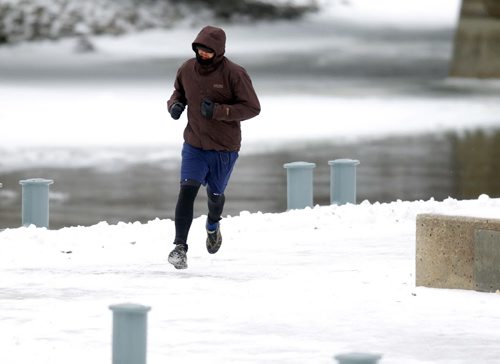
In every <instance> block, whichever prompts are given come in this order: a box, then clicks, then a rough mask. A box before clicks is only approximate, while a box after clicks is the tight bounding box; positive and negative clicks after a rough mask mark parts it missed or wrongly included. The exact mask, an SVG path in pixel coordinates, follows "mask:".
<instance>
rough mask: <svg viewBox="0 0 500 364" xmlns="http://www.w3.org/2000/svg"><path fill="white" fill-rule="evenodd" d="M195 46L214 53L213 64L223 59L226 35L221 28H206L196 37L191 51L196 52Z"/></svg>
mask: <svg viewBox="0 0 500 364" xmlns="http://www.w3.org/2000/svg"><path fill="white" fill-rule="evenodd" d="M196 45H202V46H205V47H208V48H210V49H213V50H214V51H215V62H218V61H220V60H221V59H222V57H224V53H225V52H226V33H225V32H224V30H222V29H221V28H217V27H213V26H210V25H208V26H206V27H204V28H203V29H202V30H201V31H200V32H199V33H198V35H197V36H196V38H195V40H194V42H193V45H192V47H193V51H195V52H196Z"/></svg>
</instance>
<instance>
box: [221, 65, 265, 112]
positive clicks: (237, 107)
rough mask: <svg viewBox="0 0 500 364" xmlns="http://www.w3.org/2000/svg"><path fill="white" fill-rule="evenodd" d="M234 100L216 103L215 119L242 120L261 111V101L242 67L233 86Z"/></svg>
mask: <svg viewBox="0 0 500 364" xmlns="http://www.w3.org/2000/svg"><path fill="white" fill-rule="evenodd" d="M233 92H234V102H232V103H231V104H216V105H215V109H214V115H213V119H215V120H221V121H242V120H247V119H250V118H253V117H254V116H257V115H259V113H260V102H259V98H258V97H257V94H256V93H255V90H254V88H253V85H252V80H251V79H250V76H249V75H248V73H247V72H246V71H245V70H244V69H241V71H240V72H238V73H237V77H236V79H235V80H234V86H233Z"/></svg>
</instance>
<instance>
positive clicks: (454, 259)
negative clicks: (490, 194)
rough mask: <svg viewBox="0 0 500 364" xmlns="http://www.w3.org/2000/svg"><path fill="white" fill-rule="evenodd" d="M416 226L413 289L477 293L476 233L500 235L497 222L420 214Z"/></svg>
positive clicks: (493, 220) (499, 221)
mask: <svg viewBox="0 0 500 364" xmlns="http://www.w3.org/2000/svg"><path fill="white" fill-rule="evenodd" d="M416 225H417V226H416V262H415V264H416V267H415V268H416V270H415V273H416V285H417V286H426V287H435V288H457V289H471V290H474V289H477V288H478V283H477V282H476V279H477V277H476V273H475V272H476V267H475V266H476V256H475V255H476V250H475V239H476V231H477V230H492V231H500V220H499V219H486V218H475V217H464V216H448V215H438V214H421V215H418V216H417V222H416ZM484 249H486V248H484ZM498 269H500V267H499V268H498Z"/></svg>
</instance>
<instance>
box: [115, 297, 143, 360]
mask: <svg viewBox="0 0 500 364" xmlns="http://www.w3.org/2000/svg"><path fill="white" fill-rule="evenodd" d="M109 308H110V309H111V311H113V362H112V363H113V364H146V347H147V344H146V343H147V326H148V324H147V313H148V312H149V310H151V307H148V306H143V305H138V304H134V303H122V304H118V305H111V306H109Z"/></svg>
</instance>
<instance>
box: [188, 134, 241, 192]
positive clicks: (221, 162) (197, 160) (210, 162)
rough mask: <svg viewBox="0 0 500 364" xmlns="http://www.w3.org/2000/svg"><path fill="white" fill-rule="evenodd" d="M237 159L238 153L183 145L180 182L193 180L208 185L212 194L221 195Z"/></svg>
mask: <svg viewBox="0 0 500 364" xmlns="http://www.w3.org/2000/svg"><path fill="white" fill-rule="evenodd" d="M237 159H238V152H218V151H215V150H203V149H199V148H195V147H193V146H192V145H189V144H187V143H184V145H183V146H182V164H181V182H182V181H186V180H195V181H197V182H200V183H201V184H202V185H204V186H206V185H208V188H209V189H210V191H211V192H212V193H215V194H223V193H224V190H225V189H226V186H227V183H228V182H229V177H230V176H231V172H232V171H233V167H234V164H235V163H236V160H237Z"/></svg>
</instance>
